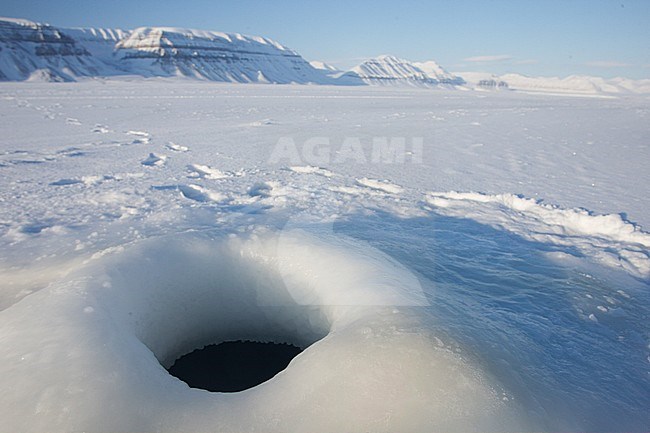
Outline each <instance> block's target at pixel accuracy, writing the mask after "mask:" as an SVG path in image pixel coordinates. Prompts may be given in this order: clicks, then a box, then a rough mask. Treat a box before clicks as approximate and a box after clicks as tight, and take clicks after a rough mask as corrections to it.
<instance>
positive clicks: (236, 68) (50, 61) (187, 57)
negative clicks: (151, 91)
mask: <svg viewBox="0 0 650 433" xmlns="http://www.w3.org/2000/svg"><path fill="white" fill-rule="evenodd" d="M126 74H129V75H141V76H147V77H151V76H186V77H192V78H197V79H205V80H212V81H227V82H263V83H318V84H331V83H332V79H331V78H329V77H328V76H326V75H325V74H323V73H322V71H319V70H317V69H315V68H314V67H312V66H311V65H310V64H309V63H308V62H307V61H305V60H304V59H303V58H302V57H301V56H300V55H299V54H298V53H296V52H295V51H292V50H290V49H289V48H286V47H284V46H282V45H280V44H279V43H277V42H275V41H272V40H270V39H266V38H262V37H257V36H244V35H240V34H238V33H234V34H230V33H220V32H209V31H200V30H190V29H180V28H171V27H143V28H138V29H135V30H133V31H124V30H117V29H66V28H57V27H53V26H50V25H48V24H40V23H35V22H31V21H27V20H18V19H11V18H0V80H3V81H23V80H30V79H40V80H47V81H74V80H76V79H77V78H80V77H94V76H113V75H126Z"/></svg>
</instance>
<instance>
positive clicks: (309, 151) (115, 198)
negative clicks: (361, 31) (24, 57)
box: [0, 78, 650, 431]
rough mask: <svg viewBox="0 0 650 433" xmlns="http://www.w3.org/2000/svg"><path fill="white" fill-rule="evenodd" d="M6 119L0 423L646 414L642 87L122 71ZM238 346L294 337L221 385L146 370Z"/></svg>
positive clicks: (519, 420)
mask: <svg viewBox="0 0 650 433" xmlns="http://www.w3.org/2000/svg"><path fill="white" fill-rule="evenodd" d="M0 115H1V117H2V123H0V137H2V138H1V140H0V143H1V147H0V173H1V174H2V181H1V183H0V204H1V206H0V245H1V249H0V251H1V254H0V276H1V279H2V289H1V291H0V329H1V330H2V331H1V333H0V383H1V384H2V388H3V389H11V390H12V391H11V392H3V393H2V395H0V418H2V419H4V420H5V422H3V424H2V425H0V430H1V431H44V430H45V429H47V430H51V431H70V430H88V431H108V430H111V431H134V430H139V431H152V430H156V431H180V430H185V431H189V430H192V431H207V430H219V431H253V430H256V429H258V430H259V428H260V426H263V427H264V430H265V431H362V430H370V431H522V430H527V431H623V430H625V431H646V430H647V427H648V425H650V415H648V411H647V408H648V407H650V327H649V325H648V323H649V322H648V319H649V315H650V292H649V290H648V289H650V234H649V233H648V232H647V231H644V230H648V227H650V203H649V202H648V197H650V170H648V162H650V130H649V128H648V124H649V122H650V99H648V98H647V97H644V96H634V95H627V96H621V97H618V98H612V97H609V98H596V97H594V98H584V97H574V96H570V95H567V96H550V95H527V94H521V93H516V92H479V91H461V90H424V91H423V90H421V89H408V88H388V87H334V86H304V85H302V86H298V85H275V86H274V85H254V84H250V85H241V84H223V83H221V84H219V83H205V82H194V81H189V80H188V81H184V80H181V79H148V80H144V79H133V80H130V79H128V78H123V79H112V80H104V79H92V80H85V81H81V82H79V83H2V84H1V85H0ZM391 138H393V139H394V141H393V142H394V143H399V139H400V138H403V139H404V147H403V148H401V147H400V146H399V145H398V146H397V147H393V148H392V150H391V151H387V152H385V153H381V152H380V153H377V148H378V147H377V144H376V143H380V147H381V143H383V142H384V141H388V142H390V139H391ZM382 140H384V141H382ZM384 149H386V148H384ZM388 149H389V150H390V147H389V148H388ZM395 149H397V151H395ZM215 287H217V288H218V290H215ZM224 305H229V306H228V307H224ZM215 312H216V313H215ZM217 313H218V314H217ZM274 329H275V330H278V329H280V330H282V332H280V331H274ZM243 337H250V338H262V339H267V340H273V341H288V342H293V343H297V344H300V345H302V346H303V347H306V346H308V345H309V344H311V346H309V347H308V348H307V350H305V352H303V353H302V354H301V355H299V356H298V357H297V358H296V359H295V360H294V361H293V362H292V363H291V364H290V366H289V367H288V368H287V369H286V370H285V371H284V372H282V373H281V374H280V375H278V376H276V378H274V379H272V380H271V381H269V382H267V383H265V384H263V385H261V386H259V387H256V388H254V389H251V390H248V391H244V392H242V393H238V394H232V395H221V394H211V393H207V392H204V391H199V390H193V389H190V388H188V387H187V386H185V385H184V384H183V383H182V382H180V381H178V380H177V379H175V378H173V377H171V376H169V375H167V374H166V372H165V370H164V369H163V367H162V366H161V364H162V365H164V366H167V365H168V364H169V363H170V362H172V361H173V359H174V357H177V356H179V355H181V354H183V353H185V352H187V351H189V350H191V349H192V348H195V347H199V346H200V345H202V344H207V343H213V342H214V340H215V339H217V340H218V339H222V340H223V339H228V338H243ZM312 343H313V344H312ZM278 396H280V397H278ZM117 414H119V416H116V415H117ZM252 414H253V415H252ZM7 420H8V421H7Z"/></svg>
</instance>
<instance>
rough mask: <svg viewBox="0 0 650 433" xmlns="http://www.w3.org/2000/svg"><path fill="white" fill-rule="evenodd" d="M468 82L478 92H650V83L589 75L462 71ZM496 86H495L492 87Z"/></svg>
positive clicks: (609, 93) (591, 93)
mask: <svg viewBox="0 0 650 433" xmlns="http://www.w3.org/2000/svg"><path fill="white" fill-rule="evenodd" d="M459 74H461V75H462V76H463V78H465V80H467V82H468V83H469V84H471V85H473V86H475V87H476V88H479V89H494V88H509V89H513V90H518V91H526V92H536V93H559V94H575V95H620V94H628V93H640V94H643V93H650V80H648V79H646V80H630V79H627V78H611V79H605V78H600V77H591V76H586V75H571V76H569V77H566V78H558V77H527V76H525V75H520V74H505V75H493V74H489V73H483V72H460V73H459ZM492 83H495V85H491V84H492Z"/></svg>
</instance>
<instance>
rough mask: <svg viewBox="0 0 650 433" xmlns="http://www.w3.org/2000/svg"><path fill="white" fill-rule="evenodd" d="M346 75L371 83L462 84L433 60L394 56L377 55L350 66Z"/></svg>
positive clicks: (458, 78)
mask: <svg viewBox="0 0 650 433" xmlns="http://www.w3.org/2000/svg"><path fill="white" fill-rule="evenodd" d="M346 75H348V77H355V76H356V77H358V79H359V80H361V81H362V82H364V83H366V84H371V85H398V86H400V85H407V86H415V87H436V86H439V85H441V84H442V85H448V86H453V85H462V84H463V83H464V80H463V79H462V78H461V77H458V76H455V75H453V74H450V73H449V72H447V71H446V70H444V69H443V68H442V67H440V66H439V65H438V64H437V63H435V62H433V61H429V62H424V63H413V62H410V61H408V60H404V59H400V58H398V57H395V56H387V55H383V56H379V57H376V58H373V59H369V60H366V61H365V62H363V63H361V64H360V65H357V66H355V67H354V68H352V69H351V70H350V71H349V72H348V73H347V74H346Z"/></svg>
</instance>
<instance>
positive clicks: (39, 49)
mask: <svg viewBox="0 0 650 433" xmlns="http://www.w3.org/2000/svg"><path fill="white" fill-rule="evenodd" d="M94 38H95V37H91V38H88V39H94ZM91 45H92V44H91ZM115 72H116V71H115V68H114V66H113V65H110V64H107V63H105V62H104V61H102V60H101V59H100V58H99V57H97V56H94V55H93V54H92V52H91V51H89V50H88V48H86V46H84V45H83V44H81V43H79V42H78V41H77V40H76V39H75V38H74V37H72V36H71V35H69V34H66V33H65V32H63V31H62V30H61V29H58V28H56V27H52V26H50V25H47V24H37V23H34V22H31V21H27V20H17V19H9V18H2V19H0V80H3V81H20V80H29V79H43V80H48V81H73V80H74V79H75V78H76V77H86V76H97V75H113V74H114V73H115Z"/></svg>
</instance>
